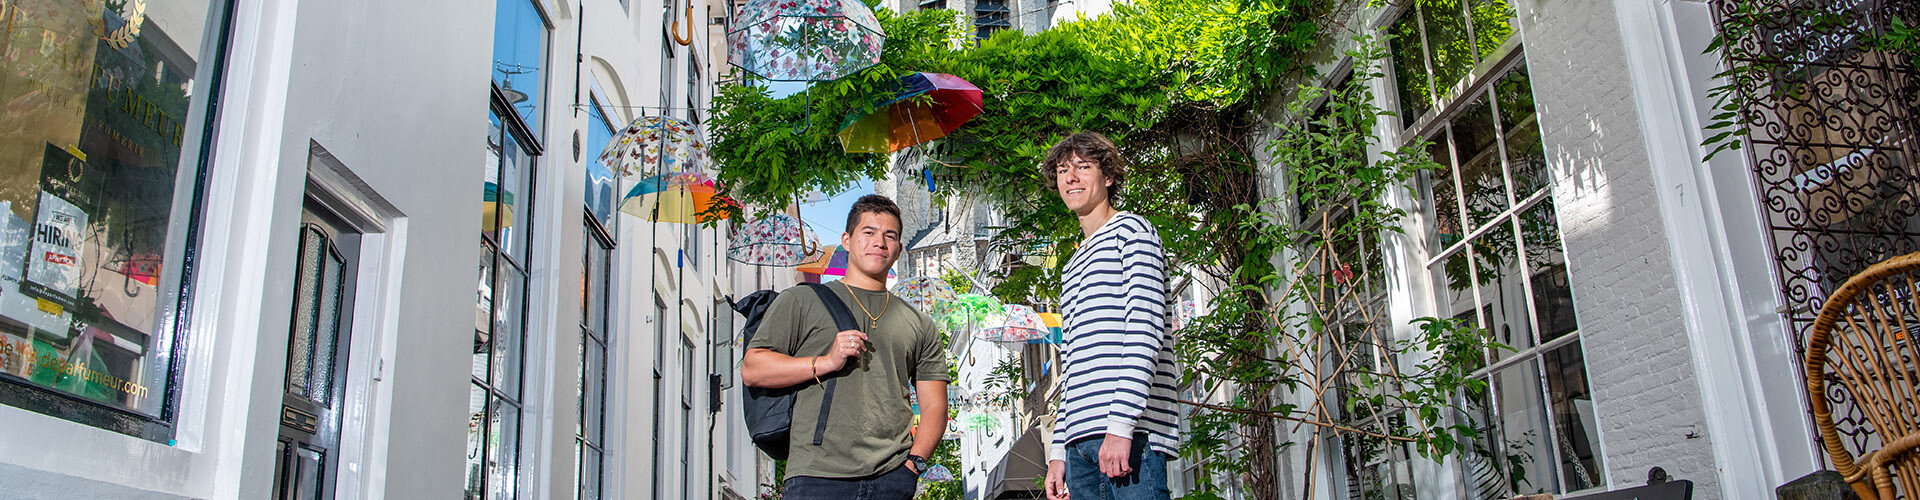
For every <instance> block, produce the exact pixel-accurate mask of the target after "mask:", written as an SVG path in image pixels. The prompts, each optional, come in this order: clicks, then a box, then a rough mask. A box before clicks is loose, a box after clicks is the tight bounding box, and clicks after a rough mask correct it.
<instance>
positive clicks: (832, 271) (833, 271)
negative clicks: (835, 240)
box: [797, 245, 847, 276]
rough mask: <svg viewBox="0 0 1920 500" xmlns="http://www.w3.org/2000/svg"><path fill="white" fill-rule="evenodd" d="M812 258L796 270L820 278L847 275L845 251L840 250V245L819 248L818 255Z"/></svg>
mask: <svg viewBox="0 0 1920 500" xmlns="http://www.w3.org/2000/svg"><path fill="white" fill-rule="evenodd" d="M814 257H815V258H813V259H811V260H808V261H807V262H805V263H802V264H800V267H798V268H797V269H799V271H800V272H803V273H813V274H818V275H821V276H846V275H847V250H846V249H844V248H840V245H827V246H823V247H820V253H819V255H816V256H814Z"/></svg>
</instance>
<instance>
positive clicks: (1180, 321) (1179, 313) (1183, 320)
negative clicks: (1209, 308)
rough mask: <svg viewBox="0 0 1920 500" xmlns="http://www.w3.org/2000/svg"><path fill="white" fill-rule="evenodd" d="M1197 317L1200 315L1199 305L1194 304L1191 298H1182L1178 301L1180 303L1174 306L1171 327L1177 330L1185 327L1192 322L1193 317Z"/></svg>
mask: <svg viewBox="0 0 1920 500" xmlns="http://www.w3.org/2000/svg"><path fill="white" fill-rule="evenodd" d="M1198 317H1200V307H1199V305H1198V304H1195V303H1194V301H1193V300H1192V299H1188V300H1182V301H1180V305H1179V306H1178V307H1176V308H1174V311H1173V329H1175V330H1179V329H1181V328H1186V327H1187V325H1189V324H1192V323H1193V319H1194V318H1198Z"/></svg>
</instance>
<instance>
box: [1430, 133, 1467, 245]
mask: <svg viewBox="0 0 1920 500" xmlns="http://www.w3.org/2000/svg"><path fill="white" fill-rule="evenodd" d="M1450 137H1451V136H1450V135H1448V133H1447V131H1446V129H1445V128H1441V129H1440V134H1439V135H1435V136H1433V139H1431V141H1432V142H1429V143H1428V144H1427V154H1429V155H1431V156H1433V162H1434V163H1436V164H1439V165H1440V168H1437V169H1434V170H1431V171H1429V172H1428V173H1427V175H1428V189H1429V190H1430V192H1431V195H1430V196H1428V197H1427V200H1428V201H1427V203H1428V205H1430V206H1432V210H1433V233H1432V234H1431V235H1430V237H1429V238H1427V242H1428V243H1427V251H1428V252H1431V253H1430V255H1438V254H1439V253H1440V252H1444V251H1446V249H1447V247H1451V246H1453V244H1455V243H1459V242H1460V240H1461V239H1462V238H1465V237H1466V235H1467V231H1466V229H1464V228H1462V227H1461V226H1460V200H1459V194H1458V193H1459V191H1458V190H1456V188H1455V187H1454V185H1453V149H1452V148H1453V145H1452V144H1451V143H1449V141H1450V140H1451V139H1450Z"/></svg>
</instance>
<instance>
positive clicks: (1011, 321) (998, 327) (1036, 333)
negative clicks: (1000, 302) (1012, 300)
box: [980, 304, 1048, 342]
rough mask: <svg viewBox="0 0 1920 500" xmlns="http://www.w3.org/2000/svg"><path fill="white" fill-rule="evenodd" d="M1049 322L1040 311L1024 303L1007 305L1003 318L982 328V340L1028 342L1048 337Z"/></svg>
mask: <svg viewBox="0 0 1920 500" xmlns="http://www.w3.org/2000/svg"><path fill="white" fill-rule="evenodd" d="M1047 333H1048V330H1047V324H1046V321H1045V320H1042V319H1040V313H1036V312H1033V308H1031V307H1027V306H1023V305H1017V304H1016V305H1010V306H1007V312H1006V314H1004V315H1002V317H1001V320H1000V321H999V322H998V323H997V324H994V325H993V326H989V327H987V328H983V329H981V330H980V340H986V341H990V342H1026V341H1029V340H1033V339H1044V338H1047Z"/></svg>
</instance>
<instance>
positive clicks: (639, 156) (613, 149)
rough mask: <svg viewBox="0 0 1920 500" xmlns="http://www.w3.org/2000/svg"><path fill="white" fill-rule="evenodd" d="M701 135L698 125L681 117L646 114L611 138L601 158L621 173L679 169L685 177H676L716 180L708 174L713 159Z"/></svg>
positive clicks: (689, 181) (683, 180) (691, 180)
mask: <svg viewBox="0 0 1920 500" xmlns="http://www.w3.org/2000/svg"><path fill="white" fill-rule="evenodd" d="M700 135H701V134H700V130H699V128H698V127H696V126H694V125H693V124H691V123H687V122H686V121H685V120H681V119H679V118H673V117H667V116H642V117H639V118H635V119H634V120H633V123H629V124H627V128H625V129H621V130H620V133H618V134H614V136H613V140H611V141H607V148H606V149H604V150H601V151H600V162H601V164H604V165H606V166H607V168H610V169H613V171H614V172H617V173H619V174H620V176H621V177H628V178H631V177H640V176H647V175H656V174H661V173H678V174H682V175H684V176H685V177H682V178H675V179H672V180H673V181H676V182H681V183H686V184H699V183H700V182H704V181H710V180H712V178H711V177H709V176H707V175H706V174H705V172H706V168H707V165H708V164H709V163H711V161H712V160H711V159H710V158H709V157H708V156H707V146H706V144H705V143H703V142H702V141H701V138H700Z"/></svg>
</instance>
